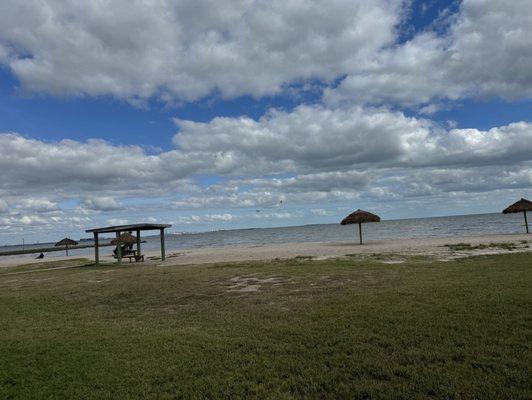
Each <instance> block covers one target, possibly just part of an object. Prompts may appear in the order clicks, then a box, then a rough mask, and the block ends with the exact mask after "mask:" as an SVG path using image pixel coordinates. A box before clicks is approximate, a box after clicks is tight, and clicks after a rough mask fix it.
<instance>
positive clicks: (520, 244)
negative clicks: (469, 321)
mask: <svg viewBox="0 0 532 400" xmlns="http://www.w3.org/2000/svg"><path fill="white" fill-rule="evenodd" d="M464 243H465V244H467V245H469V247H468V246H467V245H466V246H456V245H458V244H464ZM446 245H450V246H451V247H449V246H446ZM501 246H502V247H501ZM63 250H64V249H63ZM515 252H532V235H530V234H529V235H527V234H502V235H501V234H495V235H491V234H490V235H476V236H449V237H424V238H406V239H386V240H378V241H368V242H367V243H364V244H363V245H359V244H357V243H354V242H352V241H351V242H294V243H283V244H266V245H228V246H211V247H201V248H189V249H180V250H172V249H167V252H166V260H165V261H164V262H163V263H161V261H160V258H159V257H160V253H159V252H158V251H147V252H144V255H145V258H146V260H147V261H148V262H150V263H158V264H163V265H194V264H213V263H226V262H245V261H268V260H274V259H288V258H295V257H305V258H313V259H318V260H319V259H327V258H338V257H346V256H359V255H360V256H365V255H375V254H377V255H387V256H395V257H398V258H400V257H409V256H427V257H434V258H436V259H439V260H453V259H456V258H463V257H468V256H472V255H488V254H504V253H515ZM76 258H85V257H80V256H75V255H74V256H69V257H67V256H58V257H54V256H51V257H45V258H44V259H40V260H36V259H27V258H24V257H15V256H11V257H9V258H7V257H6V258H0V268H2V267H11V266H16V265H22V264H38V263H43V262H50V261H62V260H69V259H76ZM87 258H88V259H89V260H90V259H91V257H87ZM150 258H151V259H152V260H150ZM157 258H159V259H158V260H157ZM100 260H101V262H103V263H107V262H114V261H115V259H113V258H112V256H111V255H102V254H100ZM123 265H129V262H128V261H125V262H123ZM132 265H135V263H132Z"/></svg>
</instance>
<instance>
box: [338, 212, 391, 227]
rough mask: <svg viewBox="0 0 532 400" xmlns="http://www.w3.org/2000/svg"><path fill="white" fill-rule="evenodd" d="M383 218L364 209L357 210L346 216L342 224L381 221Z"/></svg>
mask: <svg viewBox="0 0 532 400" xmlns="http://www.w3.org/2000/svg"><path fill="white" fill-rule="evenodd" d="M380 220H381V218H380V217H379V216H378V215H375V214H372V213H370V212H367V211H364V210H356V211H355V212H354V213H351V214H349V215H348V216H347V217H345V218H344V219H343V220H342V222H340V224H341V225H348V224H362V223H365V222H380Z"/></svg>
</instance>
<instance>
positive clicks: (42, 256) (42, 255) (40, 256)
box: [35, 253, 44, 260]
mask: <svg viewBox="0 0 532 400" xmlns="http://www.w3.org/2000/svg"><path fill="white" fill-rule="evenodd" d="M40 258H44V253H41V254H39V255H38V256H37V257H35V259H36V260H38V259H40Z"/></svg>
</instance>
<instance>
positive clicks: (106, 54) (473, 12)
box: [0, 0, 532, 112]
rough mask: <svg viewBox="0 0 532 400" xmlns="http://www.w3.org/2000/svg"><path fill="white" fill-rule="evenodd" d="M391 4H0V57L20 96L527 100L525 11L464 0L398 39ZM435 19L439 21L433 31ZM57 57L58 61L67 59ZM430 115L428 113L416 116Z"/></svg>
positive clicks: (519, 0) (531, 90)
mask: <svg viewBox="0 0 532 400" xmlns="http://www.w3.org/2000/svg"><path fill="white" fill-rule="evenodd" d="M410 6H411V3H410V2H405V1H401V0H372V1H367V0H365V1H362V0H331V1H328V2H327V6H326V7H324V6H323V4H322V3H320V2H316V1H310V0H301V1H297V2H287V1H281V0H273V1H268V2H264V1H258V0H250V1H244V0H201V1H195V2H189V1H170V0H157V1H151V2H142V1H127V0H120V1H113V2H112V3H106V4H105V6H103V4H102V3H101V2H98V1H93V0H91V1H84V2H71V1H66V0H63V1H50V0H47V1H37V0H30V1H24V2H21V1H16V0H5V1H3V2H1V3H0V63H3V64H5V65H7V66H8V67H9V68H10V70H11V71H12V72H13V73H14V74H15V75H16V76H17V78H18V79H19V80H20V82H21V84H22V86H23V88H24V89H25V90H27V91H30V92H46V93H51V94H55V95H89V96H102V95H111V96H114V97H117V98H120V99H127V100H129V101H131V102H133V103H139V102H142V101H145V100H147V99H150V98H158V99H160V100H162V101H168V102H175V101H193V100H197V99H199V98H203V97H206V96H209V95H212V94H213V93H215V94H220V95H221V96H223V97H236V96H241V95H251V96H253V97H262V96H265V95H271V94H278V93H284V92H286V93H289V92H291V91H292V90H293V86H294V85H302V86H305V84H307V83H309V82H310V81H319V82H321V83H326V84H327V83H332V82H334V83H335V82H336V80H338V79H343V78H344V77H345V79H343V80H342V82H341V84H340V85H339V86H338V87H336V86H334V85H333V87H331V88H330V89H329V90H327V91H326V93H325V99H326V101H328V102H329V103H331V104H334V103H338V102H343V101H348V102H353V101H355V102H359V103H364V102H369V103H380V102H387V103H388V102H391V103H396V104H401V105H407V106H417V105H420V104H421V105H424V104H427V103H429V102H431V101H433V100H437V99H444V100H445V99H451V100H453V99H459V98H463V97H470V96H474V97H478V96H481V97H486V96H497V97H504V98H508V99H515V98H530V96H531V95H532V72H531V71H532V50H531V49H532V39H531V38H532V20H531V15H532V3H531V2H530V1H528V0H515V1H511V2H501V1H499V0H464V1H463V2H461V3H460V7H459V10H458V13H457V14H456V15H452V16H450V17H448V18H447V19H445V21H447V23H448V25H449V26H448V28H447V29H446V30H445V32H444V33H443V34H442V33H441V32H440V31H441V29H432V28H430V27H429V28H428V29H427V30H424V31H422V32H419V33H417V34H416V35H414V36H413V37H412V38H411V39H410V40H408V41H407V42H406V43H398V32H399V31H400V30H399V28H398V26H400V25H401V24H402V23H404V16H405V15H407V14H408V12H407V9H408V7H410ZM441 24H442V21H441V20H438V24H437V26H438V27H440V26H441ZM66 55H68V56H66ZM423 111H424V112H433V111H434V106H431V107H429V108H423Z"/></svg>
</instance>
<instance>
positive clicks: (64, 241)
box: [55, 238, 78, 247]
mask: <svg viewBox="0 0 532 400" xmlns="http://www.w3.org/2000/svg"><path fill="white" fill-rule="evenodd" d="M77 244H78V242H76V241H75V240H72V239H70V238H64V239H62V240H60V241H59V242H57V243H56V244H55V247H59V246H75V245H77Z"/></svg>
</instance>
